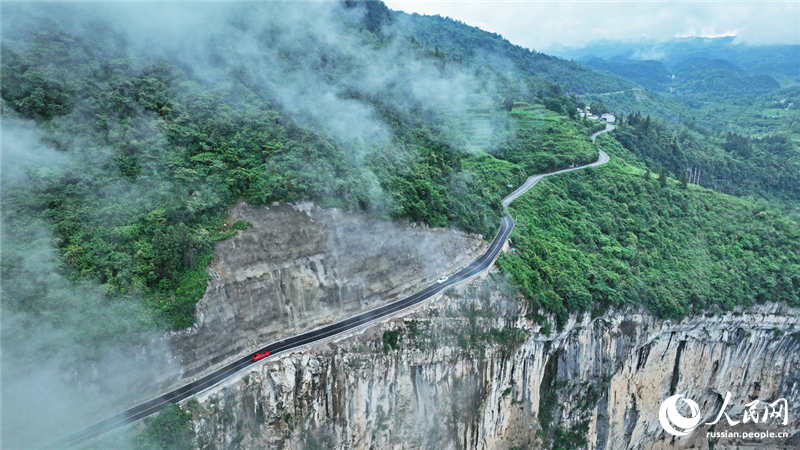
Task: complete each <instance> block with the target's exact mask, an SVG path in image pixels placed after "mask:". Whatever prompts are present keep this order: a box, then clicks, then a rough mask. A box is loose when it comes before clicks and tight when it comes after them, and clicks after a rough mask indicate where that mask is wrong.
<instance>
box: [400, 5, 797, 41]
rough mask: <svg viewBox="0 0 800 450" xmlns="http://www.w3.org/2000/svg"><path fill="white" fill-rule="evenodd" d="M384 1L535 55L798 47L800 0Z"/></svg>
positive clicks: (406, 10)
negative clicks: (722, 44) (610, 44)
mask: <svg viewBox="0 0 800 450" xmlns="http://www.w3.org/2000/svg"><path fill="white" fill-rule="evenodd" d="M385 2H386V4H387V5H388V6H389V8H391V9H396V10H401V11H405V12H409V13H411V12H416V13H419V14H440V15H442V16H448V17H451V18H453V19H458V20H461V21H463V22H465V23H467V24H470V25H474V26H477V27H480V28H482V29H484V30H487V31H493V32H496V33H500V34H502V35H503V37H505V38H507V39H508V40H510V41H511V42H513V43H515V44H519V45H522V46H524V47H528V48H533V49H536V50H550V49H554V48H557V47H558V46H560V45H562V46H579V45H583V44H585V43H587V42H589V41H592V40H598V39H612V40H641V39H652V40H665V39H669V38H672V37H676V36H687V35H689V36H715V35H725V34H735V35H736V36H737V40H741V41H744V42H748V43H754V44H761V43H792V44H800V26H799V25H798V22H800V0H794V1H789V0H785V1H772V2H766V1H756V0H753V1H694V2H689V1H672V2H665V1H655V2H653V1H649V2H648V1H643V0H640V1H602V0H595V1H575V0H571V1H541V0H462V1H456V0H385Z"/></svg>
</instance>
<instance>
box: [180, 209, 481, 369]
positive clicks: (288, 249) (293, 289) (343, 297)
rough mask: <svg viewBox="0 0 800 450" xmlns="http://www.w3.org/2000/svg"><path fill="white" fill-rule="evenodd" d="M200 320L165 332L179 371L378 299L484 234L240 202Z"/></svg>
mask: <svg viewBox="0 0 800 450" xmlns="http://www.w3.org/2000/svg"><path fill="white" fill-rule="evenodd" d="M237 220H243V221H245V222H248V223H249V224H251V225H252V227H251V228H249V229H247V230H244V231H239V232H237V234H236V235H235V236H234V237H232V238H231V239H228V240H225V241H222V242H220V243H218V244H217V246H216V248H215V249H214V260H213V262H212V263H211V265H210V267H209V269H208V273H209V275H210V281H209V283H208V287H207V289H206V293H205V296H204V297H203V298H202V300H200V302H198V304H197V321H196V324H195V326H194V327H192V328H190V329H188V330H185V331H181V332H177V333H173V334H172V335H171V336H169V340H170V346H171V348H172V353H173V354H174V355H176V357H177V358H178V359H179V362H180V366H181V368H182V380H178V381H176V383H177V382H179V381H183V380H185V379H187V378H188V377H194V376H198V375H200V374H202V373H204V372H208V371H209V370H211V369H212V368H214V367H217V366H219V365H221V364H223V363H224V362H225V361H228V360H231V359H234V358H235V357H240V356H241V355H242V354H243V353H246V352H249V351H251V350H252V349H254V348H257V346H259V345H263V344H265V343H267V342H270V341H273V340H278V339H281V338H284V337H287V336H291V335H292V334H296V333H299V332H302V331H306V330H309V329H311V328H315V327H317V326H320V325H323V324H326V323H329V322H333V321H336V320H339V319H341V318H344V317H347V316H349V315H352V314H354V313H356V312H358V311H363V310H366V309H371V308H374V307H376V306H380V305H381V304H384V303H385V302H387V301H389V300H391V299H394V298H397V297H399V296H401V295H404V294H407V293H410V292H413V291H415V290H416V288H418V287H419V286H421V285H422V284H424V283H429V282H431V281H432V280H435V279H436V278H438V277H439V276H441V275H442V274H444V273H446V272H447V271H448V270H455V269H456V268H459V267H461V266H463V265H466V264H467V263H468V262H469V261H471V260H472V259H473V258H475V257H476V256H477V255H478V254H480V253H481V252H482V251H483V250H484V248H485V247H486V245H487V244H486V242H485V241H484V240H482V239H481V238H480V236H476V235H469V234H465V233H461V232H457V231H453V230H446V229H429V228H426V227H421V226H417V225H415V224H398V223H393V222H390V221H385V220H378V219H374V218H370V217H368V216H366V215H363V214H349V213H345V212H343V211H341V210H338V209H322V208H319V207H317V206H315V205H314V204H312V203H302V204H296V205H290V204H275V205H272V206H270V207H257V208H256V207H251V206H249V205H247V204H245V203H240V204H238V205H237V206H236V207H235V208H233V210H232V211H231V213H230V217H229V222H230V223H231V224H232V223H233V222H235V221H237Z"/></svg>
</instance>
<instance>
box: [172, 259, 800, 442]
mask: <svg viewBox="0 0 800 450" xmlns="http://www.w3.org/2000/svg"><path fill="white" fill-rule="evenodd" d="M524 308H525V307H524V303H523V302H520V301H519V299H518V298H517V294H516V293H515V292H514V291H513V289H510V288H508V286H506V285H505V283H504V282H503V280H502V279H501V277H499V276H498V275H497V274H491V276H490V277H484V278H483V279H479V280H476V281H473V282H471V283H469V284H466V285H464V286H462V287H460V288H458V289H451V290H448V291H447V293H446V294H443V295H442V296H441V298H438V299H432V301H430V302H429V303H427V304H426V305H425V306H422V307H419V308H417V309H416V310H415V311H411V312H408V313H407V314H406V316H405V317H403V318H394V319H389V320H386V321H384V322H383V323H381V324H379V325H375V326H373V327H370V328H367V329H365V330H361V331H358V332H355V333H351V334H350V335H349V336H344V337H340V338H338V339H335V340H333V341H329V342H327V343H323V344H316V345H313V346H310V347H307V348H305V349H303V350H299V351H296V352H293V353H291V354H288V355H283V356H279V357H277V358H275V359H273V360H268V361H266V362H265V363H263V364H260V365H258V366H256V367H254V368H253V369H252V370H249V371H246V372H243V373H241V374H240V375H239V376H237V377H235V378H234V379H232V380H230V381H229V382H227V383H225V384H224V385H222V386H219V387H217V388H215V389H213V390H210V391H208V392H206V393H204V394H202V395H201V396H199V397H198V398H197V399H196V400H193V401H189V402H186V403H185V404H184V405H183V407H184V408H187V409H190V410H191V411H192V412H193V417H194V419H193V420H194V422H193V425H194V428H195V431H196V435H197V437H196V442H195V444H196V445H197V446H198V447H199V448H231V447H234V448H236V447H241V448H339V449H350V448H409V449H410V448H477V449H484V448H541V447H547V448H550V447H553V446H558V445H560V446H562V447H564V448H580V447H582V448H590V449H617V448H647V449H658V448H709V443H711V444H712V445H713V444H716V447H715V448H730V447H733V446H738V445H743V446H747V445H748V444H752V446H753V447H754V448H784V447H790V446H792V445H794V444H793V442H796V440H797V439H798V436H797V435H794V434H793V433H796V432H797V430H798V429H799V428H798V425H800V421H798V415H797V413H798V412H800V411H798V405H800V337H799V336H800V331H799V330H800V322H799V321H798V313H800V311H798V310H797V309H788V308H787V307H784V306H780V305H767V306H765V307H761V308H757V309H753V310H751V311H748V312H735V313H729V314H725V315H722V316H715V317H695V318H688V319H685V320H683V321H680V322H674V321H665V320H658V319H655V318H654V317H652V316H650V315H649V314H646V313H643V312H637V311H631V312H627V313H614V314H607V315H605V316H603V317H599V318H594V319H591V318H589V317H588V316H587V317H581V318H573V320H571V321H570V322H569V323H568V324H567V326H566V327H565V328H564V330H562V331H561V332H559V333H555V334H552V335H549V336H548V335H544V334H542V333H541V332H540V331H541V330H540V329H539V327H538V325H535V324H533V323H531V322H529V321H528V320H527V319H524V318H522V317H524V313H525V311H524ZM727 391H730V392H731V393H733V394H734V397H735V400H736V402H735V403H734V404H733V405H732V406H731V407H729V408H728V409H727V411H728V412H729V415H730V416H731V417H738V418H741V416H742V414H741V408H742V405H743V404H744V403H746V402H749V401H751V400H752V399H754V398H759V399H762V400H774V399H775V398H779V397H785V398H786V399H787V401H788V403H789V405H790V408H791V411H790V413H789V418H790V420H791V422H790V424H789V425H788V426H786V427H778V428H775V427H773V429H774V430H777V431H789V432H790V436H792V437H790V438H789V439H779V440H766V441H751V442H749V443H748V442H741V441H736V440H725V439H721V440H714V439H711V440H709V439H708V438H706V430H705V429H704V428H699V429H697V430H695V431H694V433H693V434H692V435H690V436H688V437H684V438H672V436H670V435H667V434H666V433H665V432H664V431H663V430H662V428H661V427H660V425H659V423H658V419H657V418H658V408H659V405H660V403H661V402H662V401H663V400H664V399H665V398H667V397H668V396H670V395H673V394H674V393H685V394H686V395H687V397H689V398H692V399H694V400H695V401H696V402H697V403H698V404H699V405H700V411H701V414H703V418H704V419H705V420H703V422H708V421H711V420H713V419H714V416H715V415H716V412H717V410H718V409H719V403H721V399H722V397H723V396H724V395H725V393H726V392H727ZM718 426H719V425H718ZM745 429H750V428H746V427H745V428H741V430H740V431H743V430H745ZM717 430H719V428H718V429H717Z"/></svg>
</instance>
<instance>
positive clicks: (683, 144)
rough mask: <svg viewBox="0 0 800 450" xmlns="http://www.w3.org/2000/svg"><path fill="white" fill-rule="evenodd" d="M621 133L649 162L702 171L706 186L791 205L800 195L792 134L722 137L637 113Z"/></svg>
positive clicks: (799, 153)
mask: <svg viewBox="0 0 800 450" xmlns="http://www.w3.org/2000/svg"><path fill="white" fill-rule="evenodd" d="M615 136H616V138H617V140H618V141H619V142H620V143H622V145H623V146H625V148H627V149H628V150H630V151H631V152H632V153H633V154H635V155H636V156H637V157H638V159H639V160H641V161H642V162H643V163H644V164H645V165H647V166H648V167H652V168H663V169H665V170H667V171H669V172H670V173H671V174H673V176H675V177H676V178H677V177H681V176H683V175H684V174H685V173H686V171H687V170H688V169H695V170H700V171H701V172H702V174H701V178H700V184H701V185H704V186H709V187H712V188H715V189H718V190H721V191H723V192H727V193H731V194H735V195H740V196H753V197H760V198H766V199H778V200H781V201H783V202H785V205H787V207H789V208H792V207H794V208H796V206H797V204H796V200H797V199H798V198H800V147H798V146H797V144H796V143H795V142H792V140H791V139H790V138H789V137H787V136H786V135H783V134H769V135H766V136H763V137H755V138H749V137H746V136H742V135H740V134H736V133H732V132H728V133H726V134H724V135H722V136H719V137H717V136H714V135H710V134H702V133H699V132H697V131H693V130H690V129H677V130H676V129H674V128H670V127H668V126H666V125H664V124H663V123H661V122H657V121H655V120H652V119H651V118H650V116H647V117H643V116H642V115H640V114H638V113H634V114H631V115H628V116H625V117H624V121H623V123H622V126H620V127H619V129H618V130H617V131H616V133H615Z"/></svg>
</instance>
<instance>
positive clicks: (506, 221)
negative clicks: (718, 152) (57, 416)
mask: <svg viewBox="0 0 800 450" xmlns="http://www.w3.org/2000/svg"><path fill="white" fill-rule="evenodd" d="M613 129H614V127H613V125H607V126H606V129H605V130H602V131H599V132H597V133H595V134H593V135H592V136H591V139H592V141H593V142H594V139H595V137H596V136H597V135H598V134H600V133H604V132H607V131H611V130H613ZM607 162H608V155H607V154H606V153H605V152H603V151H602V150H599V157H598V158H597V161H595V162H593V163H590V164H586V165H583V166H578V167H571V168H568V169H562V170H556V171H553V172H547V173H543V174H539V175H534V176H532V177H530V178H528V179H527V180H526V181H525V183H524V184H523V185H522V186H520V187H519V188H517V189H516V190H515V191H514V192H512V193H511V194H509V195H508V196H507V197H506V198H504V199H503V208H504V209H505V208H506V207H507V206H508V205H509V204H510V203H511V202H512V201H514V199H516V198H517V197H519V196H520V195H522V194H524V193H525V192H526V191H528V190H529V189H530V188H532V187H533V186H535V185H536V183H538V182H539V181H540V180H541V179H542V178H545V177H548V176H552V175H558V174H561V173H566V172H571V171H573V170H579V169H584V168H586V167H592V166H599V165H602V164H605V163H607ZM513 229H514V221H513V220H512V219H511V216H510V215H509V214H508V213H507V212H506V214H505V215H504V216H503V219H502V220H501V221H500V229H499V230H498V231H497V235H495V237H494V239H493V240H492V243H491V244H490V245H489V248H488V249H487V250H486V252H485V253H483V254H482V255H481V256H480V257H478V258H477V259H476V260H475V261H473V262H471V263H470V264H469V265H468V266H466V267H464V268H462V269H461V270H459V271H458V272H456V273H454V274H452V275H450V277H449V278H447V280H446V281H444V282H441V283H438V282H437V283H433V284H431V285H429V286H427V287H425V288H424V289H422V290H421V291H419V292H416V293H414V294H412V295H410V296H408V297H406V298H403V299H400V300H397V301H395V302H392V303H389V304H387V305H384V306H381V307H378V308H375V309H372V310H369V311H366V312H363V313H360V314H358V315H356V316H353V317H350V318H347V319H344V320H341V321H339V322H336V323H333V324H331V325H327V326H325V327H322V328H317V329H314V330H311V331H307V332H305V333H302V334H299V335H297V336H292V337H290V338H286V339H283V340H281V341H278V342H273V343H271V344H269V345H267V346H264V347H262V348H259V349H255V350H253V352H252V353H250V354H248V355H247V356H244V357H242V358H240V359H238V360H236V361H233V362H231V363H230V364H228V365H226V366H225V367H222V368H220V369H218V370H216V371H214V372H212V373H210V374H208V375H206V376H204V377H202V378H200V379H198V380H195V381H193V382H191V383H189V384H186V385H185V386H183V387H180V388H178V389H175V390H174V391H171V392H167V393H166V394H164V395H162V396H160V397H157V398H154V399H152V400H150V401H147V402H144V403H142V404H140V405H137V406H135V407H133V408H130V409H128V410H127V411H124V412H122V413H120V414H117V415H116V416H113V417H110V418H108V419H105V420H103V421H101V422H98V423H96V424H94V425H92V426H90V427H88V428H86V429H84V430H82V431H80V432H78V433H75V434H73V435H71V436H68V437H66V438H65V439H62V440H60V441H58V442H57V443H55V444H53V446H52V447H53V448H65V447H72V446H75V445H78V444H80V443H82V442H84V441H87V440H89V439H92V438H94V437H96V436H99V435H101V434H103V433H106V432H108V431H111V430H113V429H115V428H118V427H121V426H123V425H126V424H129V423H132V422H135V421H137V420H139V419H141V418H144V417H147V416H149V415H151V414H154V413H156V412H158V411H159V410H161V409H163V408H164V407H166V406H167V405H169V404H171V403H178V402H180V401H181V400H184V399H186V398H188V397H191V396H192V395H194V394H197V393H198V392H201V391H204V390H206V389H208V388H210V387H212V386H214V385H216V384H217V383H219V382H220V381H222V380H224V379H226V378H228V377H230V376H231V375H233V374H235V373H236V372H239V371H240V370H242V369H244V368H246V367H249V366H251V365H253V364H258V363H260V362H262V361H264V360H268V359H270V358H272V357H273V356H274V355H277V354H279V353H281V352H286V351H289V350H292V349H295V348H297V347H300V346H302V345H305V344H309V343H311V342H315V341H319V340H321V339H325V338H328V337H331V336H334V335H337V334H339V333H343V332H345V331H349V330H352V329H354V328H357V327H360V326H362V325H365V324H368V323H370V322H373V321H375V320H377V319H381V318H385V317H388V316H391V315H393V314H395V313H397V312H398V311H402V310H404V309H406V308H408V307H410V306H413V305H416V304H418V303H420V302H423V301H425V300H427V299H429V298H430V297H432V296H434V295H436V294H438V293H439V292H441V291H443V290H445V289H447V288H448V287H449V286H452V285H454V284H457V283H459V282H461V281H464V280H466V279H469V278H471V277H473V276H475V275H477V274H478V273H480V272H483V271H484V270H486V269H488V268H489V267H490V266H491V265H492V264H493V263H494V261H495V259H497V255H499V254H500V251H501V250H502V248H503V245H505V243H506V240H508V236H509V235H510V234H511V231H512V230H513ZM264 351H268V352H269V353H270V356H268V357H266V358H264V359H262V360H260V361H253V360H252V359H251V356H252V355H253V354H255V353H258V352H264Z"/></svg>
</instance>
